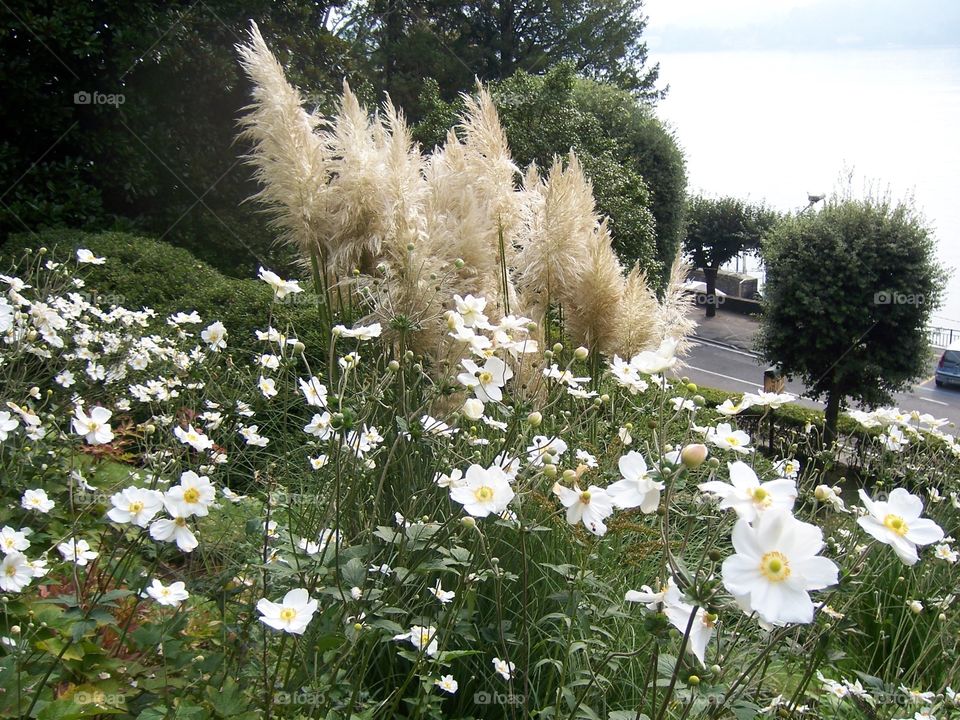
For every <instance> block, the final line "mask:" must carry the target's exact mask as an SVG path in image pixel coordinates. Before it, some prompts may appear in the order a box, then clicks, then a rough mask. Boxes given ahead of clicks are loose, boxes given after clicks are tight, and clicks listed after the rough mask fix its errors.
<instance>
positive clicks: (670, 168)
mask: <svg viewBox="0 0 960 720" xmlns="http://www.w3.org/2000/svg"><path fill="white" fill-rule="evenodd" d="M491 90H492V94H493V98H494V102H496V104H497V110H498V112H499V113H500V118H501V121H502V123H503V126H504V130H505V131H506V134H507V139H508V141H509V143H510V150H511V152H512V153H513V156H514V159H515V160H516V161H517V162H518V163H519V164H520V165H521V166H526V165H528V164H529V163H531V162H536V163H537V164H538V165H539V166H540V167H548V166H549V165H550V163H551V161H552V159H553V157H554V156H555V155H564V154H566V153H567V152H568V151H569V150H570V149H571V148H572V149H573V150H574V151H575V152H576V153H577V155H578V157H579V158H580V160H581V162H582V164H583V167H584V170H585V171H586V173H587V175H588V176H589V178H590V179H591V181H592V182H593V188H594V195H595V197H596V200H597V207H598V208H599V210H600V212H601V213H603V214H604V215H607V216H608V217H609V218H610V220H611V230H612V233H613V238H614V248H615V249H616V251H617V252H618V254H619V255H620V257H621V258H622V259H623V260H624V261H626V262H627V263H630V264H632V263H633V262H635V261H638V262H640V264H641V266H642V267H643V268H644V269H645V270H647V271H648V273H649V274H650V276H651V279H653V280H656V279H657V278H658V277H661V276H662V271H663V269H664V268H666V267H669V265H670V263H671V262H672V261H673V257H674V255H675V253H676V249H677V242H678V237H677V235H678V231H679V220H680V218H681V216H682V211H683V203H684V189H685V186H686V171H685V166H684V159H683V154H682V153H681V152H680V149H679V148H678V146H677V143H676V140H675V139H674V138H673V135H672V134H671V133H670V131H669V130H668V129H667V128H665V127H664V125H663V124H662V123H661V122H660V121H659V120H658V119H657V117H656V115H655V114H654V113H653V111H652V110H651V109H650V108H649V107H648V106H644V105H642V104H640V103H638V102H637V101H636V100H635V99H634V98H632V97H631V96H630V95H629V94H628V93H627V92H625V91H623V90H618V89H616V88H611V87H609V86H604V85H601V84H599V83H597V82H595V81H593V80H589V79H585V78H579V77H577V75H576V71H575V68H574V66H573V65H572V64H571V63H561V64H560V65H558V66H556V67H554V68H552V69H551V70H549V71H548V72H546V73H545V74H543V75H531V74H529V73H526V72H522V71H520V72H517V73H516V74H515V75H514V76H512V77H510V78H508V79H507V80H503V81H501V82H498V83H494V84H493V85H492V87H491ZM423 106H424V108H425V109H426V111H427V112H426V115H425V117H424V119H423V121H422V122H421V123H420V124H419V125H418V127H417V128H416V136H417V139H418V140H420V141H421V142H422V143H423V144H424V145H426V146H428V147H429V146H432V145H433V144H436V143H438V142H440V141H441V140H442V139H443V136H444V135H445V134H446V132H447V130H448V129H449V128H450V127H451V126H453V125H454V124H455V123H456V117H457V113H458V112H459V110H460V108H461V107H462V106H461V103H460V102H459V101H454V102H450V103H448V102H445V101H444V100H443V99H442V98H441V97H440V94H439V91H438V89H437V87H436V85H433V86H428V87H427V88H426V91H425V93H424V98H423Z"/></svg>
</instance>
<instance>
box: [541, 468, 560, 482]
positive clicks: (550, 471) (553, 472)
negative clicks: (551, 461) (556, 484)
mask: <svg viewBox="0 0 960 720" xmlns="http://www.w3.org/2000/svg"><path fill="white" fill-rule="evenodd" d="M543 474H544V475H546V476H547V477H548V478H551V479H552V478H555V477H556V476H557V466H556V465H544V466H543Z"/></svg>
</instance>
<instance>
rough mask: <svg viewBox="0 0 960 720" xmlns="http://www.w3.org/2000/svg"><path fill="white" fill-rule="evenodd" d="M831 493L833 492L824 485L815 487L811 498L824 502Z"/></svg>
mask: <svg viewBox="0 0 960 720" xmlns="http://www.w3.org/2000/svg"><path fill="white" fill-rule="evenodd" d="M832 492H833V490H831V489H830V488H829V487H827V486H826V485H817V487H816V489H815V490H814V491H813V496H814V497H815V498H816V499H817V500H819V501H820V502H826V500H827V499H828V498H829V497H830V494H831V493H832Z"/></svg>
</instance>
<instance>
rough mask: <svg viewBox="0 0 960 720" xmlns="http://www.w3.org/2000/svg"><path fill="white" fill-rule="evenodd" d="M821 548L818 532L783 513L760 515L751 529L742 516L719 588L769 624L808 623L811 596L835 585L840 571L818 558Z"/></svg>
mask: <svg viewBox="0 0 960 720" xmlns="http://www.w3.org/2000/svg"><path fill="white" fill-rule="evenodd" d="M822 548H823V533H822V532H821V530H820V528H818V527H816V526H815V525H810V524H809V523H805V522H801V521H800V520H797V519H796V518H795V517H793V515H791V514H790V513H789V512H788V511H786V510H771V511H769V512H764V513H761V514H760V515H759V516H758V517H757V519H756V520H755V521H754V523H753V525H752V526H751V525H750V524H749V523H748V522H747V521H746V520H745V519H744V518H742V517H741V518H740V519H738V520H737V524H736V525H734V528H733V549H734V550H735V551H736V554H734V555H732V556H730V557H728V558H727V559H726V560H724V561H723V566H722V573H721V574H722V576H723V584H724V586H725V587H726V588H727V590H729V591H730V593H731V594H732V595H733V596H734V597H735V598H736V599H737V602H738V603H740V605H741V607H744V608H745V609H749V610H750V611H754V612H756V613H757V615H759V616H760V618H761V619H762V620H764V621H765V622H767V623H769V624H771V625H788V624H790V623H809V622H812V621H813V613H814V605H813V601H811V600H810V595H809V592H810V591H811V590H823V589H824V588H826V587H830V586H831V585H836V584H837V577H838V573H839V570H838V568H837V566H836V564H834V563H833V561H831V560H829V559H828V558H825V557H820V556H819V555H818V553H819V552H820V550H821V549H822Z"/></svg>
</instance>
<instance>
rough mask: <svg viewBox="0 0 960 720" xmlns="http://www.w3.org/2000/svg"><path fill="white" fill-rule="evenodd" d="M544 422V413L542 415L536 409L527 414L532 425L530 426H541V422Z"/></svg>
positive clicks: (529, 423)
mask: <svg viewBox="0 0 960 720" xmlns="http://www.w3.org/2000/svg"><path fill="white" fill-rule="evenodd" d="M542 422H543V415H541V414H540V413H538V412H536V411H534V412H532V413H530V414H529V415H527V424H528V425H530V427H540V423H542Z"/></svg>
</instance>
